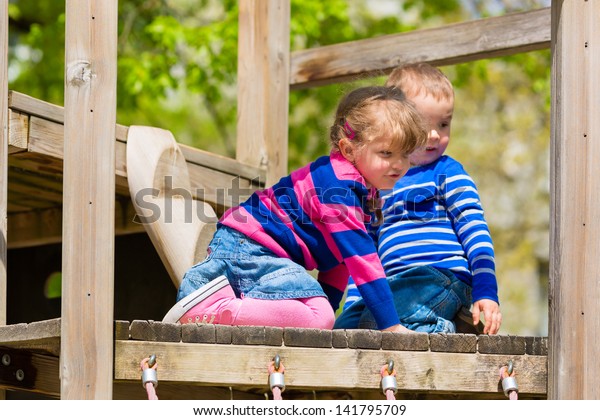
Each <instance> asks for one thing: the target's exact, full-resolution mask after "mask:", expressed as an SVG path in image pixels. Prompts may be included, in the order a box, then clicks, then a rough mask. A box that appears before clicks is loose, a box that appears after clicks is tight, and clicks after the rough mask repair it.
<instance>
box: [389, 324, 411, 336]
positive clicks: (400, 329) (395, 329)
mask: <svg viewBox="0 0 600 420" xmlns="http://www.w3.org/2000/svg"><path fill="white" fill-rule="evenodd" d="M382 331H391V332H399V333H405V334H406V333H414V331H412V330H409V329H408V328H406V327H405V326H403V325H400V324H396V325H392V326H391V327H388V328H385V329H383V330H382Z"/></svg>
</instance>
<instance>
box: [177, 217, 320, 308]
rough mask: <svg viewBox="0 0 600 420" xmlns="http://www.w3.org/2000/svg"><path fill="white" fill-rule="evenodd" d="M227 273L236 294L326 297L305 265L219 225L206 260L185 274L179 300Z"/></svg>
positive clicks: (298, 297)
mask: <svg viewBox="0 0 600 420" xmlns="http://www.w3.org/2000/svg"><path fill="white" fill-rule="evenodd" d="M221 275H225V276H226V277H227V279H228V280H229V283H230V284H231V287H232V288H233V290H234V292H235V294H236V296H237V297H249V298H254V299H271V300H280V299H300V298H310V297H316V296H324V297H327V295H326V294H325V292H323V288H322V287H321V285H320V284H319V282H318V281H317V279H315V278H314V277H313V276H311V275H310V274H309V273H308V272H307V271H306V269H305V268H304V267H302V266H301V265H300V264H297V263H295V262H294V261H292V260H291V259H289V258H282V257H279V256H277V255H276V254H275V253H273V251H271V250H270V249H269V248H267V247H265V246H263V245H261V244H259V243H258V242H256V241H254V240H252V239H250V238H249V237H248V236H246V235H244V234H243V233H241V232H238V231H237V230H235V229H231V228H229V227H227V226H219V228H218V229H217V231H216V232H215V235H214V236H213V239H212V240H211V242H210V244H209V245H208V255H207V257H206V259H205V260H204V261H202V262H200V263H198V264H196V265H194V266H193V267H192V268H190V269H189V270H188V271H187V272H186V273H185V275H184V276H183V281H182V283H181V286H180V287H179V292H178V293H177V300H180V299H183V298H184V297H185V296H187V295H189V294H190V293H192V292H193V291H195V290H197V289H199V288H200V287H202V286H203V285H205V284H206V283H208V282H209V281H211V280H213V279H215V278H217V277H219V276H221Z"/></svg>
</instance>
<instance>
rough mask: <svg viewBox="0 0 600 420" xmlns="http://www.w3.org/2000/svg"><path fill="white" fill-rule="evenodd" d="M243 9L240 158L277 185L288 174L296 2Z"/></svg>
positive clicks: (280, 0)
mask: <svg viewBox="0 0 600 420" xmlns="http://www.w3.org/2000/svg"><path fill="white" fill-rule="evenodd" d="M239 8H240V12H239V35H238V111H237V112H238V114H237V119H238V125H237V152H236V158H237V160H239V161H240V162H243V163H246V164H250V165H252V166H258V167H261V168H266V171H267V177H266V181H265V183H266V184H267V185H272V184H273V183H275V182H276V181H278V180H279V178H281V177H282V176H283V175H286V174H287V160H288V153H287V150H288V107H289V83H288V81H289V65H290V0H245V1H241V2H239Z"/></svg>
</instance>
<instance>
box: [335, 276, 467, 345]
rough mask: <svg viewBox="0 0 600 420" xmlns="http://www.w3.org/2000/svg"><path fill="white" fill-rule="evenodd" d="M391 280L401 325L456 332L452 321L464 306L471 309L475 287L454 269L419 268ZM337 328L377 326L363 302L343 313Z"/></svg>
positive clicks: (434, 331)
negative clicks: (463, 279) (456, 274)
mask: <svg viewBox="0 0 600 420" xmlns="http://www.w3.org/2000/svg"><path fill="white" fill-rule="evenodd" d="M388 280H389V281H390V288H391V289H392V294H393V298H394V305H395V306H396V311H397V312H398V316H399V317H400V323H401V324H402V325H404V326H405V327H406V328H409V329H411V330H413V331H419V332H426V333H454V332H456V327H455V325H454V323H453V322H452V319H453V318H454V317H455V315H456V314H457V313H458V311H459V310H460V308H461V307H462V306H465V307H467V308H469V307H470V306H471V299H472V298H471V286H469V285H468V284H466V283H465V282H463V281H461V280H459V279H458V278H457V277H456V276H455V275H454V274H453V273H452V272H451V271H450V270H440V269H436V268H433V267H428V266H422V267H415V268H411V269H409V270H406V271H404V272H402V273H400V274H397V275H395V276H393V277H390V278H389V279H388ZM333 328H337V329H356V328H360V329H363V328H364V329H377V324H376V322H375V319H374V318H373V315H372V314H371V312H370V311H369V310H368V309H367V308H366V306H365V303H364V301H363V300H362V299H359V300H357V301H356V302H354V303H353V304H352V305H351V306H350V307H348V309H346V310H345V311H344V312H342V314H341V315H340V316H339V317H338V319H336V321H335V325H334V327H333Z"/></svg>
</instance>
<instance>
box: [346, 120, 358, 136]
mask: <svg viewBox="0 0 600 420" xmlns="http://www.w3.org/2000/svg"><path fill="white" fill-rule="evenodd" d="M344 133H346V137H348V138H349V139H350V140H353V139H354V137H356V132H355V131H354V130H353V129H352V127H350V124H348V121H346V122H344Z"/></svg>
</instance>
